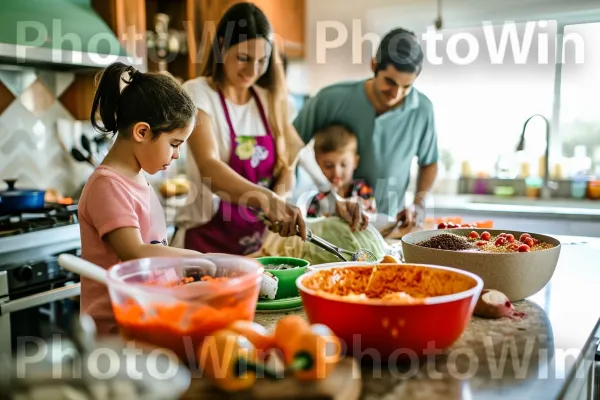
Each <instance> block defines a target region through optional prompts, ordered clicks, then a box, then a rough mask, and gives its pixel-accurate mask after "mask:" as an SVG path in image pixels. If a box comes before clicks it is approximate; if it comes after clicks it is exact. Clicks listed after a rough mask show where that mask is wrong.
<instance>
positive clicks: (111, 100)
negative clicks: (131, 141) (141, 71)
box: [90, 62, 137, 133]
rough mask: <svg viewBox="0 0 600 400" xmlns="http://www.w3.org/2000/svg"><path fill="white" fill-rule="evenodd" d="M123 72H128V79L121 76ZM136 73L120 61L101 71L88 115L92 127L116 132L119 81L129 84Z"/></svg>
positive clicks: (107, 131)
mask: <svg viewBox="0 0 600 400" xmlns="http://www.w3.org/2000/svg"><path fill="white" fill-rule="evenodd" d="M124 72H128V73H129V79H125V77H123V78H122V76H123V73H124ZM136 74H137V71H136V70H135V68H133V67H131V66H128V65H125V64H123V63H120V62H116V63H114V64H111V65H110V66H108V67H107V68H106V69H105V70H104V71H103V72H102V75H101V76H100V81H99V83H98V88H97V89H96V94H95V95H94V102H93V103H92V112H91V115H90V119H91V121H92V126H93V127H94V128H96V129H97V130H99V131H100V132H104V133H111V132H112V133H117V131H118V128H119V126H118V122H117V108H118V107H119V97H120V95H121V81H123V82H125V83H127V84H129V83H131V82H132V81H133V78H134V76H135V75H136ZM98 117H100V121H102V126H100V125H99V124H98V121H97V118H98Z"/></svg>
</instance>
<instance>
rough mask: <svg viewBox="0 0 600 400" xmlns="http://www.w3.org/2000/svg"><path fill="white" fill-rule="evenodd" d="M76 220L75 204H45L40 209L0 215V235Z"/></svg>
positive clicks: (46, 227)
mask: <svg viewBox="0 0 600 400" xmlns="http://www.w3.org/2000/svg"><path fill="white" fill-rule="evenodd" d="M77 222H78V219H77V205H69V206H64V205H61V204H46V206H45V208H43V209H41V210H32V211H27V212H22V213H17V214H10V215H3V216H0V237H6V236H13V235H18V234H21V233H27V232H35V231H40V230H44V229H49V228H55V227H59V226H65V225H71V224H75V223H77Z"/></svg>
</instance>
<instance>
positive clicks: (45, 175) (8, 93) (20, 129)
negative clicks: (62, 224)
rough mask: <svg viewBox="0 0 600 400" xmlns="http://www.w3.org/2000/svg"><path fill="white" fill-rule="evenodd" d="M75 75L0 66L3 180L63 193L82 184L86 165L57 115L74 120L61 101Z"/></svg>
mask: <svg viewBox="0 0 600 400" xmlns="http://www.w3.org/2000/svg"><path fill="white" fill-rule="evenodd" d="M73 80H74V74H73V73H70V72H54V71H44V70H34V69H21V68H19V69H16V68H13V67H8V66H2V65H0V179H9V178H14V179H17V184H16V186H17V187H21V188H38V189H50V188H54V189H57V190H59V191H61V192H62V193H63V194H65V195H71V194H72V193H73V192H75V191H76V190H77V189H78V188H79V187H80V186H81V184H82V183H83V179H84V175H85V166H83V165H81V164H78V163H77V162H76V161H75V160H74V159H73V158H72V157H71V155H70V148H69V149H67V148H64V147H63V146H62V145H61V142H60V140H59V135H58V129H57V121H58V120H59V119H65V120H70V121H72V120H73V117H72V116H71V114H70V113H69V111H67V109H66V108H65V107H64V106H63V105H62V104H61V102H60V101H59V96H60V95H61V94H62V93H63V92H64V91H65V90H66V89H67V88H68V87H69V85H70V84H71V83H72V82H73ZM4 188H5V185H4V184H3V183H0V190H4Z"/></svg>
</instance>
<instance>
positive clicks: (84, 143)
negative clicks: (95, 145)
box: [81, 134, 96, 167]
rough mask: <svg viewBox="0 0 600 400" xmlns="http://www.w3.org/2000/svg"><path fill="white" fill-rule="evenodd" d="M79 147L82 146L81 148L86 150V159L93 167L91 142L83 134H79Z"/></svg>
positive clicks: (94, 164)
mask: <svg viewBox="0 0 600 400" xmlns="http://www.w3.org/2000/svg"><path fill="white" fill-rule="evenodd" d="M81 147H83V149H84V150H85V151H87V153H88V154H89V156H88V161H89V162H91V163H92V165H93V166H94V167H95V166H96V163H95V161H94V152H93V151H92V142H91V141H90V139H89V138H88V137H87V136H86V135H85V134H82V135H81Z"/></svg>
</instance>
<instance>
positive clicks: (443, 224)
mask: <svg viewBox="0 0 600 400" xmlns="http://www.w3.org/2000/svg"><path fill="white" fill-rule="evenodd" d="M447 227H448V225H447V224H446V223H445V222H440V224H439V225H438V229H446V228H447Z"/></svg>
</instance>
